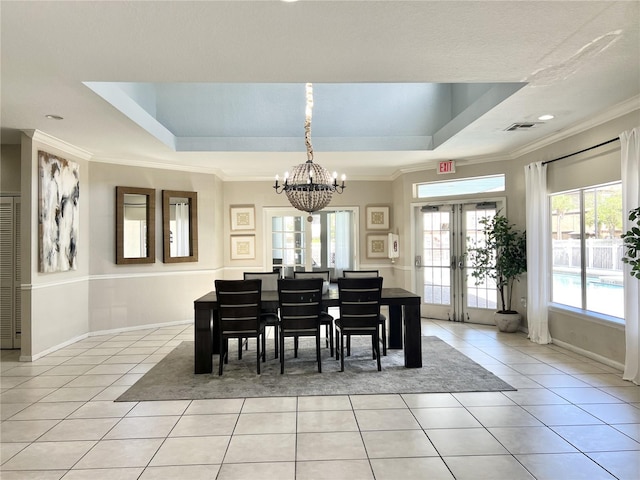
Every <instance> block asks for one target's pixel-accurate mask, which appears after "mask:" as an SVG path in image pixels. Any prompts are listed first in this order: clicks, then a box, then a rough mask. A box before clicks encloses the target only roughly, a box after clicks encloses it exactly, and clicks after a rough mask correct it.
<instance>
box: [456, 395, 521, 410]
mask: <svg viewBox="0 0 640 480" xmlns="http://www.w3.org/2000/svg"><path fill="white" fill-rule="evenodd" d="M453 396H454V397H455V398H456V400H458V401H459V402H460V403H461V404H462V405H464V406H465V407H489V406H497V405H515V402H513V400H511V399H510V398H509V397H507V396H506V395H505V394H504V393H502V392H463V393H454V394H453Z"/></svg>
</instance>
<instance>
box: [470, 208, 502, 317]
mask: <svg viewBox="0 0 640 480" xmlns="http://www.w3.org/2000/svg"><path fill="white" fill-rule="evenodd" d="M495 214H496V209H495V208H485V209H473V210H467V211H466V212H465V216H464V221H465V235H466V239H467V242H466V243H467V247H466V248H467V250H468V249H469V248H473V247H474V246H476V245H477V246H483V245H484V234H483V233H482V231H483V230H484V225H483V224H481V223H480V220H482V219H483V218H491V217H493V216H494V215H495ZM471 272H472V270H471V268H467V270H466V273H467V275H466V280H467V288H466V291H467V295H466V298H467V307H472V308H488V309H491V310H495V309H497V308H498V290H497V288H496V282H495V280H494V279H493V278H490V277H485V278H484V279H481V281H480V282H479V283H478V279H476V278H474V277H472V276H471Z"/></svg>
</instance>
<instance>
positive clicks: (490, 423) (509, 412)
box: [468, 405, 542, 427]
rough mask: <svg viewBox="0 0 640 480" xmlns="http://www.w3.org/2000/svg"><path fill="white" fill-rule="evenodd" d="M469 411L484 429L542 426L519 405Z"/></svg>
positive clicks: (476, 408) (471, 408)
mask: <svg viewBox="0 0 640 480" xmlns="http://www.w3.org/2000/svg"><path fill="white" fill-rule="evenodd" d="M468 410H469V412H470V413H471V415H473V416H474V417H475V418H476V419H477V420H478V421H479V422H480V423H481V424H482V425H483V426H484V427H521V426H530V427H539V426H542V423H541V422H540V421H539V420H538V419H536V417H534V416H533V415H531V414H530V413H529V412H527V411H526V410H525V409H524V408H522V407H519V406H517V405H501V406H497V407H468Z"/></svg>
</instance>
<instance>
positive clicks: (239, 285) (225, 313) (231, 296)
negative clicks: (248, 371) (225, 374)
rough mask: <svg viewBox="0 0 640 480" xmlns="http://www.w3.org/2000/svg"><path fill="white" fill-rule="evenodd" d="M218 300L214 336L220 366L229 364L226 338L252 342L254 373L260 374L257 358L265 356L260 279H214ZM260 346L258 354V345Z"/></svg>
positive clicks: (219, 368)
mask: <svg viewBox="0 0 640 480" xmlns="http://www.w3.org/2000/svg"><path fill="white" fill-rule="evenodd" d="M215 286H216V296H217V300H218V333H219V336H220V365H219V367H218V375H222V365H223V363H228V362H229V339H230V338H238V339H243V338H255V339H256V360H257V366H256V370H257V372H258V375H259V374H260V359H261V358H262V361H263V362H264V361H265V360H266V357H265V350H266V348H265V321H264V319H263V318H262V315H261V312H260V310H261V306H262V302H261V290H262V281H261V280H216V281H215ZM261 345H262V353H261V348H260V346H261Z"/></svg>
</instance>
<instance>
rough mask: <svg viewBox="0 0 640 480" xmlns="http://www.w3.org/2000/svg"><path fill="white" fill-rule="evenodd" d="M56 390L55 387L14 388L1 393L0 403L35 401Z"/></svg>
mask: <svg viewBox="0 0 640 480" xmlns="http://www.w3.org/2000/svg"><path fill="white" fill-rule="evenodd" d="M55 391H56V389H55V388H12V389H11V390H7V391H6V392H3V393H2V394H0V403H2V404H3V405H4V404H6V403H34V402H38V401H40V400H42V399H43V398H44V397H46V396H47V395H51V394H52V393H53V392H55Z"/></svg>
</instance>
